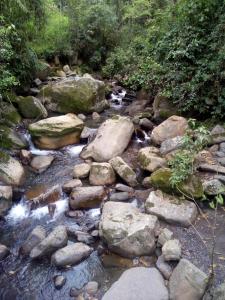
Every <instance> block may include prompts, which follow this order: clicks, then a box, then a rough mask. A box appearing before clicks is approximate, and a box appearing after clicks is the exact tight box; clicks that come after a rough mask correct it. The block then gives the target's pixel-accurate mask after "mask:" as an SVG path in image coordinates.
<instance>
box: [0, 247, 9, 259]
mask: <svg viewBox="0 0 225 300" xmlns="http://www.w3.org/2000/svg"><path fill="white" fill-rule="evenodd" d="M9 253H10V251H9V249H8V248H7V247H6V246H5V245H2V244H0V260H2V259H4V258H6V257H7V256H8V255H9Z"/></svg>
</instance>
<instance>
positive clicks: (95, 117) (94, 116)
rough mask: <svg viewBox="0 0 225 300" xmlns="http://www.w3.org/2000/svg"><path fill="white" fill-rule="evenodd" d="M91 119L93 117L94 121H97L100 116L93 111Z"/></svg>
mask: <svg viewBox="0 0 225 300" xmlns="http://www.w3.org/2000/svg"><path fill="white" fill-rule="evenodd" d="M92 119H93V120H94V121H98V120H100V119H101V116H100V115H99V114H98V113H97V112H93V113H92Z"/></svg>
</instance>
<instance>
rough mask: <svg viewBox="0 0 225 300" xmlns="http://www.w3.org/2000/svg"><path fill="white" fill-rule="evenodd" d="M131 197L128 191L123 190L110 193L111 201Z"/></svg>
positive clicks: (125, 199) (124, 199)
mask: <svg viewBox="0 0 225 300" xmlns="http://www.w3.org/2000/svg"><path fill="white" fill-rule="evenodd" d="M129 198H130V195H129V193H127V192H121V193H114V194H112V195H110V198H109V200H110V201H116V202H117V201H127V200H128V199H129Z"/></svg>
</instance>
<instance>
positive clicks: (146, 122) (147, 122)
mask: <svg viewBox="0 0 225 300" xmlns="http://www.w3.org/2000/svg"><path fill="white" fill-rule="evenodd" d="M139 124H140V126H141V127H143V128H145V129H148V130H152V128H153V127H154V124H153V123H152V122H151V121H150V120H149V119H147V118H143V119H141V120H140V122H139Z"/></svg>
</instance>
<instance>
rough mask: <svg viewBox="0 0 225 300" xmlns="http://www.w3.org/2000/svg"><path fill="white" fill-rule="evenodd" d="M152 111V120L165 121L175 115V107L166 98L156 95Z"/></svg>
mask: <svg viewBox="0 0 225 300" xmlns="http://www.w3.org/2000/svg"><path fill="white" fill-rule="evenodd" d="M153 111H154V119H158V118H159V119H166V118H169V117H170V116H172V115H174V114H176V113H177V107H176V106H175V105H174V104H173V103H172V101H171V100H170V99H169V98H168V97H166V96H162V95H160V94H158V95H156V96H155V99H154V102H153Z"/></svg>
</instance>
